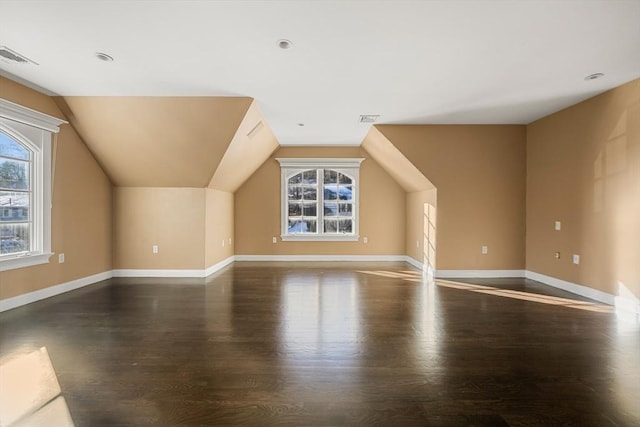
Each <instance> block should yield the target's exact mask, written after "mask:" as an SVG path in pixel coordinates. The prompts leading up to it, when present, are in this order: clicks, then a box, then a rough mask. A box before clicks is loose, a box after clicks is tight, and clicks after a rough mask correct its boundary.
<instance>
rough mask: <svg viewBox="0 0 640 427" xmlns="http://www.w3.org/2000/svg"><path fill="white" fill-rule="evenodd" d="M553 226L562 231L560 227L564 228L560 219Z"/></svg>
mask: <svg viewBox="0 0 640 427" xmlns="http://www.w3.org/2000/svg"><path fill="white" fill-rule="evenodd" d="M553 228H554V230H556V231H560V229H561V228H562V223H561V222H560V221H556V222H555V224H554V225H553Z"/></svg>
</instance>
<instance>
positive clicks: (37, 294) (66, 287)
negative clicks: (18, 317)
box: [0, 270, 113, 313]
mask: <svg viewBox="0 0 640 427" xmlns="http://www.w3.org/2000/svg"><path fill="white" fill-rule="evenodd" d="M112 273H113V272H112V271H111V270H109V271H105V272H103V273H98V274H94V275H91V276H87V277H82V278H80V279H75V280H71V281H69V282H66V283H61V284H59V285H54V286H49V287H48V288H44V289H38V290H37V291H33V292H29V293H26V294H22V295H18V296H15V297H11V298H6V299H3V300H0V313H1V312H3V311H7V310H11V309H13V308H17V307H20V306H23V305H27V304H31V303H32V302H36V301H40V300H43V299H46V298H51V297H54V296H56V295H60V294H63V293H65V292H69V291H74V290H76V289H80V288H82V287H84V286H88V285H93V284H94V283H97V282H101V281H103V280H107V279H110V278H111V277H113V274H112Z"/></svg>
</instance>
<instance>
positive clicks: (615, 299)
mask: <svg viewBox="0 0 640 427" xmlns="http://www.w3.org/2000/svg"><path fill="white" fill-rule="evenodd" d="M525 277H526V278H527V279H531V280H535V281H537V282H541V283H544V284H545V285H549V286H553V287H554V288H558V289H562V290H565V291H567V292H571V293H572V294H577V295H580V296H583V297H586V298H591V299H592V300H596V301H599V302H602V303H605V304H609V305H612V306H614V307H615V308H616V311H624V312H630V313H633V314H635V315H636V316H640V300H638V299H637V298H636V299H631V298H628V297H625V296H622V295H613V294H610V293H607V292H603V291H599V290H598V289H594V288H590V287H588V286H583V285H578V284H577V283H572V282H568V281H566V280H562V279H557V278H555V277H552V276H547V275H544V274H540V273H536V272H535V271H529V270H527V271H526V275H525Z"/></svg>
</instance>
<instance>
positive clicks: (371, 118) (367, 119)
mask: <svg viewBox="0 0 640 427" xmlns="http://www.w3.org/2000/svg"><path fill="white" fill-rule="evenodd" d="M378 117H380V115H379V114H362V115H361V116H360V120H359V122H360V123H373V122H375V121H376V120H378Z"/></svg>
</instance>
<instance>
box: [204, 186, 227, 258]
mask: <svg viewBox="0 0 640 427" xmlns="http://www.w3.org/2000/svg"><path fill="white" fill-rule="evenodd" d="M233 201H234V197H233V193H227V192H226V191H220V190H211V189H207V190H206V206H205V208H206V214H205V227H204V228H205V265H204V267H205V268H207V267H211V266H212V265H215V264H216V263H218V262H220V261H223V260H225V259H227V258H229V257H230V256H233V254H234V245H235V242H234V240H235V238H234V231H233V228H234V227H233V223H234V221H233Z"/></svg>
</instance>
